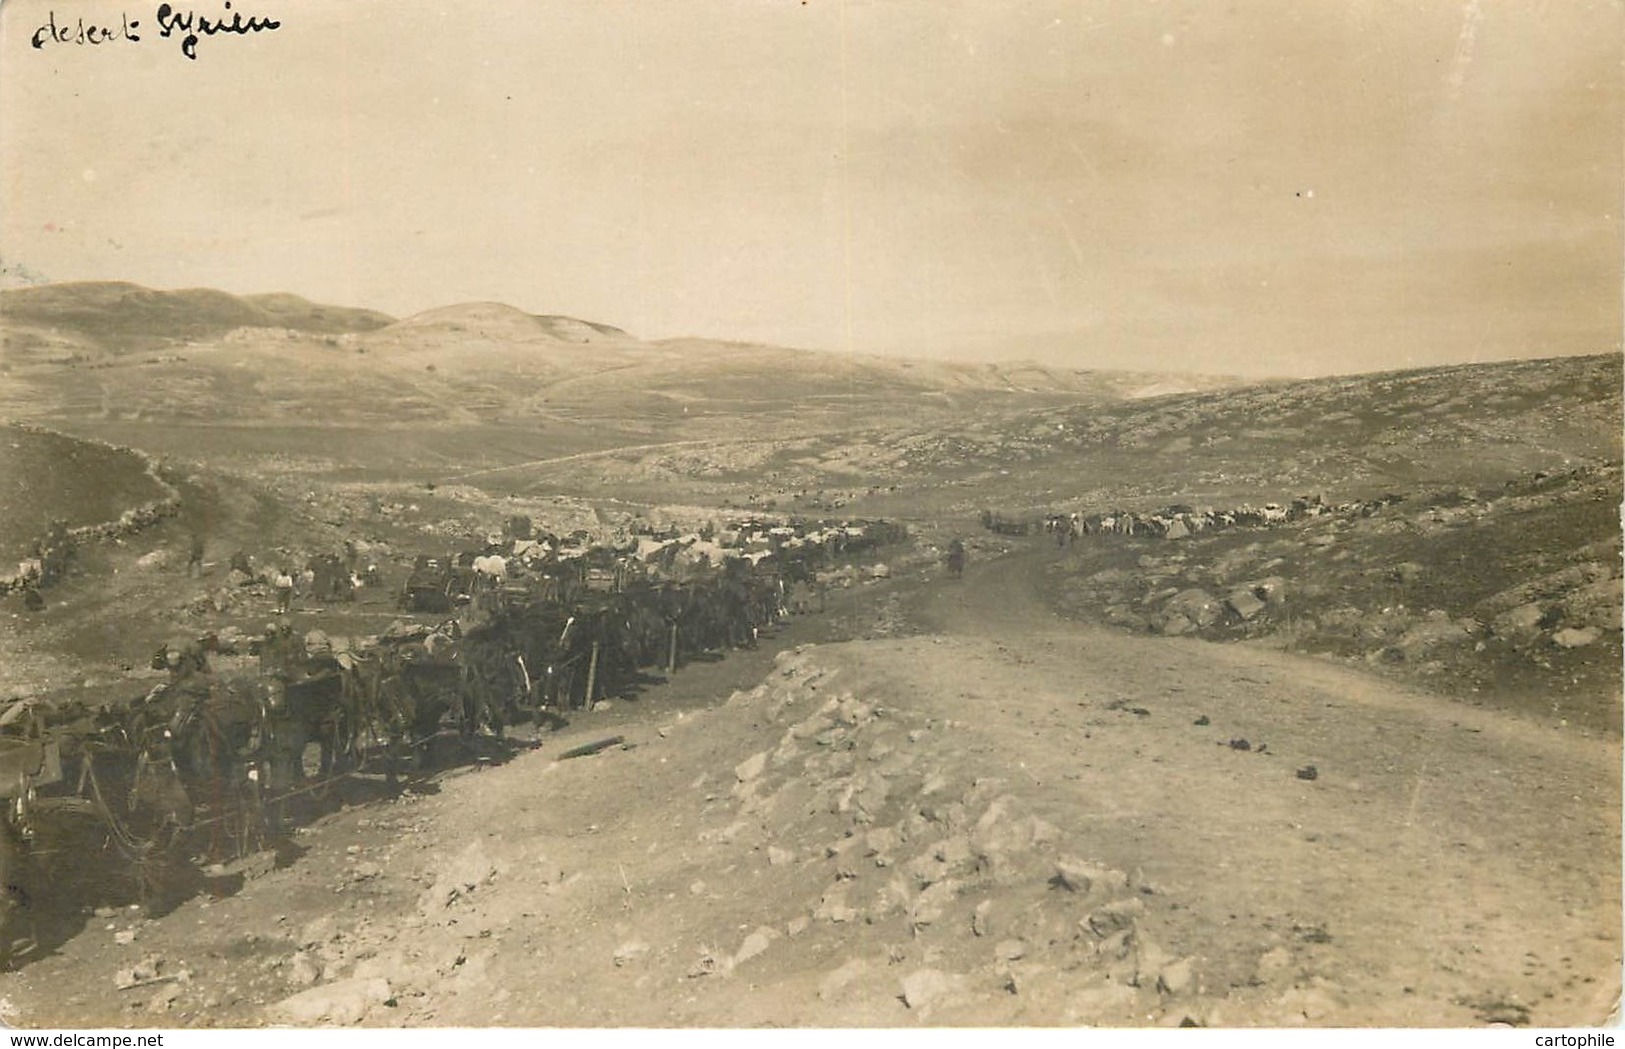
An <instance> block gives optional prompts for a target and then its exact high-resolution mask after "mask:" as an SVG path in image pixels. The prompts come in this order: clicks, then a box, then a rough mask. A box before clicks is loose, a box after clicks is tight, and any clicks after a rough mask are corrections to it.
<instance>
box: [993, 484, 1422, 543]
mask: <svg viewBox="0 0 1625 1049" xmlns="http://www.w3.org/2000/svg"><path fill="white" fill-rule="evenodd" d="M1403 498H1404V496H1401V495H1384V496H1381V497H1379V498H1376V499H1366V500H1356V501H1352V502H1344V503H1328V502H1326V501H1325V500H1324V499H1323V498H1322V497H1320V496H1318V495H1309V496H1301V497H1299V498H1297V499H1294V500H1292V501H1291V502H1290V503H1284V504H1283V503H1265V504H1264V505H1262V506H1254V505H1251V504H1248V503H1244V504H1242V505H1240V506H1237V507H1233V508H1230V509H1226V510H1215V509H1213V508H1211V507H1202V508H1196V507H1192V506H1187V505H1183V504H1176V505H1173V506H1167V507H1163V508H1162V509H1159V510H1149V511H1142V510H1107V511H1097V512H1094V513H1083V512H1081V511H1075V512H1073V513H1070V514H1058V513H1052V514H1047V515H1045V516H1044V517H1042V518H1041V519H1039V520H1036V521H1033V520H1028V519H1025V518H1011V517H1005V516H1004V515H1002V514H997V513H994V512H993V511H990V510H984V511H983V512H982V527H983V528H986V529H987V530H988V531H990V532H994V533H996V534H1001V535H1027V534H1029V533H1030V532H1032V531H1033V530H1034V529H1035V528H1036V529H1041V530H1042V531H1043V532H1044V533H1045V534H1048V535H1053V536H1054V537H1055V541H1056V544H1057V545H1058V546H1063V547H1064V546H1066V545H1067V544H1068V543H1070V542H1071V541H1072V540H1074V539H1079V538H1083V537H1085V536H1113V535H1116V536H1132V537H1138V538H1148V539H1183V538H1185V537H1186V536H1190V535H1197V534H1199V533H1203V532H1212V531H1218V530H1221V529H1229V528H1271V527H1276V526H1279V525H1286V524H1293V523H1295V522H1298V521H1304V520H1309V519H1312V518H1316V517H1324V516H1328V515H1338V516H1344V517H1348V516H1359V517H1369V516H1370V515H1372V514H1374V513H1377V512H1378V511H1380V510H1382V508H1383V507H1385V506H1391V505H1393V504H1394V503H1397V502H1400V501H1401V500H1402V499H1403Z"/></svg>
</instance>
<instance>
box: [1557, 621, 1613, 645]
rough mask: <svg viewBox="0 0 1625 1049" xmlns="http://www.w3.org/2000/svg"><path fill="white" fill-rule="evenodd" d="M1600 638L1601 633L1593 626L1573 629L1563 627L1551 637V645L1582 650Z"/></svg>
mask: <svg viewBox="0 0 1625 1049" xmlns="http://www.w3.org/2000/svg"><path fill="white" fill-rule="evenodd" d="M1601 636H1602V631H1600V630H1598V629H1597V628H1596V627H1594V626H1588V627H1583V628H1580V629H1575V628H1574V627H1565V628H1564V629H1562V630H1559V631H1558V632H1557V633H1555V634H1553V635H1552V643H1553V644H1555V645H1557V646H1558V647H1559V648H1584V647H1585V646H1586V645H1589V644H1591V643H1592V642H1593V641H1595V640H1597V638H1599V637H1601Z"/></svg>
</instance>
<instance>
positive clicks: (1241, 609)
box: [1224, 588, 1265, 619]
mask: <svg viewBox="0 0 1625 1049" xmlns="http://www.w3.org/2000/svg"><path fill="white" fill-rule="evenodd" d="M1224 603H1225V605H1226V606H1227V607H1228V608H1229V609H1230V611H1232V612H1234V613H1235V614H1236V615H1238V616H1240V617H1241V618H1242V619H1255V618H1257V616H1258V614H1259V613H1260V612H1262V611H1264V608H1265V605H1264V602H1262V601H1260V600H1259V599H1258V595H1257V594H1254V593H1253V592H1252V591H1251V590H1248V589H1246V588H1241V589H1237V590H1232V591H1231V592H1230V594H1229V596H1227V597H1226V598H1225V599H1224Z"/></svg>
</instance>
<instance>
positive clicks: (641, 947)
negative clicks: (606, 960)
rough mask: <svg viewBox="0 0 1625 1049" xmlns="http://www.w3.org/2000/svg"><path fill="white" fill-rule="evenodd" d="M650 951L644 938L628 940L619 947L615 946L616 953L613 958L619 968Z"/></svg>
mask: <svg viewBox="0 0 1625 1049" xmlns="http://www.w3.org/2000/svg"><path fill="white" fill-rule="evenodd" d="M648 953H649V945H648V944H647V943H644V942H643V941H642V940H628V941H627V942H626V943H623V944H621V945H620V946H619V947H617V948H615V953H614V954H613V955H612V956H611V960H612V961H613V962H614V963H615V968H617V969H619V968H622V967H623V966H625V965H626V964H627V963H628V962H633V961H636V960H637V959H639V958H642V957H643V956H644V955H646V954H648Z"/></svg>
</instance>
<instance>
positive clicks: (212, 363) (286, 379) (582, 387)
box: [0, 283, 1232, 453]
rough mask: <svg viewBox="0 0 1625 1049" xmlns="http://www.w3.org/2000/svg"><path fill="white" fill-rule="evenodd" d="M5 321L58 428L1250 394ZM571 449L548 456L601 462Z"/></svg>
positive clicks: (472, 343)
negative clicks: (1150, 392) (1157, 393)
mask: <svg viewBox="0 0 1625 1049" xmlns="http://www.w3.org/2000/svg"><path fill="white" fill-rule="evenodd" d="M0 307H3V312H0V319H3V322H4V335H5V351H6V352H5V357H4V361H3V362H0V368H3V369H4V370H3V371H0V416H6V415H10V416H13V417H21V418H33V419H37V420H40V421H48V422H50V423H51V424H53V425H61V424H70V425H79V424H83V423H85V422H90V423H92V424H94V425H102V424H107V423H113V424H119V425H123V424H126V423H135V424H138V425H142V426H145V425H146V424H148V423H152V422H160V423H165V424H173V423H176V422H189V421H190V422H199V423H201V422H205V421H208V422H211V423H225V422H229V423H232V424H234V425H254V426H257V427H264V426H266V425H269V424H274V425H277V426H284V425H287V424H289V423H292V424H294V425H296V426H299V427H304V428H309V427H323V428H327V427H335V426H346V425H350V426H356V425H360V426H374V427H376V426H380V425H391V424H398V425H409V426H412V427H414V428H415V429H417V430H418V431H420V432H422V431H424V430H426V429H431V428H444V427H447V426H457V427H468V426H488V425H493V424H494V425H499V426H515V425H517V426H520V427H522V428H525V429H526V430H527V432H530V431H533V430H534V428H535V427H536V426H538V425H541V426H543V427H544V428H546V427H547V426H548V425H550V424H551V423H554V422H567V423H568V424H569V425H570V426H571V427H573V428H574V430H575V433H574V435H573V436H574V437H576V438H579V437H581V436H583V435H586V434H592V435H594V436H593V437H592V439H591V440H589V441H587V442H586V443H587V444H596V445H597V446H599V447H604V446H608V445H613V444H616V443H631V444H640V443H646V442H648V441H650V440H656V439H659V438H665V439H675V438H692V437H694V436H696V435H697V431H701V432H704V433H707V434H714V433H715V432H716V427H715V422H714V421H715V420H716V419H718V418H720V417H727V418H729V419H732V420H735V421H737V420H739V419H743V418H753V419H755V420H756V423H757V425H756V427H755V429H753V430H752V431H751V433H750V436H751V437H752V438H754V437H755V435H756V433H757V432H758V431H760V430H762V429H764V428H765V429H766V430H767V431H769V432H775V433H777V432H781V431H793V430H796V429H801V428H803V427H804V426H807V425H810V426H811V428H812V430H813V431H814V432H826V431H828V430H829V429H830V428H831V427H834V428H844V427H849V426H850V425H851V423H852V421H853V420H854V419H862V420H868V419H871V418H879V417H884V418H886V419H888V420H891V421H893V422H901V421H903V420H907V419H911V418H914V417H916V416H921V415H924V416H929V417H937V416H940V415H942V414H943V413H944V412H945V411H949V412H952V413H954V414H956V415H957V414H961V413H963V412H964V411H966V410H967V409H972V408H975V407H977V406H979V405H982V404H984V403H993V404H998V405H1017V404H1030V405H1040V404H1047V405H1055V404H1060V403H1076V402H1077V401H1079V400H1084V401H1094V400H1098V399H1105V400H1117V399H1121V398H1124V397H1134V396H1138V395H1140V394H1141V392H1142V391H1145V390H1147V389H1168V388H1174V389H1184V390H1191V389H1211V388H1215V387H1218V386H1223V385H1227V384H1229V383H1230V382H1232V380H1225V379H1214V378H1211V377H1201V376H1196V377H1189V376H1159V375H1150V374H1136V373H1122V372H1093V371H1082V370H1077V371H1067V370H1063V369H1054V368H1040V367H1037V366H1034V365H1028V364H964V363H948V362H937V361H917V360H906V359H899V358H889V357H880V356H871V355H863V354H853V353H832V352H823V351H812V350H798V349H789V348H785V347H779V346H770V345H760V344H751V343H739V342H725V341H718V340H712V339H699V338H685V339H669V340H662V341H658V342H647V341H642V340H639V339H637V338H635V337H634V336H632V335H630V334H628V333H627V332H626V331H624V330H622V329H620V328H617V327H614V326H613V325H610V324H605V323H602V322H599V321H593V320H583V319H578V318H574V317H566V316H560V315H554V314H533V313H529V312H526V311H524V310H520V309H517V308H515V307H512V306H508V305H503V304H501V303H493V302H480V303H464V304H460V305H453V306H445V307H440V308H436V309H431V310H428V311H425V312H422V313H418V314H415V315H413V316H410V317H407V318H405V319H403V320H399V321H392V319H391V318H389V317H387V316H385V315H383V314H379V313H375V312H372V311H367V310H349V309H343V308H339V307H331V306H319V305H316V304H313V303H309V302H306V301H305V300H303V299H300V298H298V297H296V296H291V295H257V296H235V295H228V294H226V293H224V292H218V291H207V290H190V291H177V292H160V291H152V290H149V289H146V288H141V287H138V286H136V285H133V284H116V283H85V284H62V285H46V286H42V287H37V288H27V289H21V290H16V291H7V292H5V293H4V298H0ZM786 413H794V415H795V416H796V417H797V418H796V422H795V423H794V424H790V423H789V422H788V419H789V416H787V415H786ZM114 436H118V437H125V436H128V435H126V434H122V433H120V434H117V435H114ZM152 436H153V437H154V439H156V440H158V441H163V440H164V439H165V436H166V435H165V434H163V433H155V434H153V435H152ZM135 443H137V444H141V443H142V442H141V441H139V440H138V441H136V442H135ZM567 444H568V447H566V446H565V445H560V444H553V445H551V446H550V447H549V449H548V450H555V451H564V452H567V453H573V452H575V451H578V450H580V448H581V447H583V443H582V442H581V441H580V440H573V441H571V442H567ZM539 450H540V449H539Z"/></svg>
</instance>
